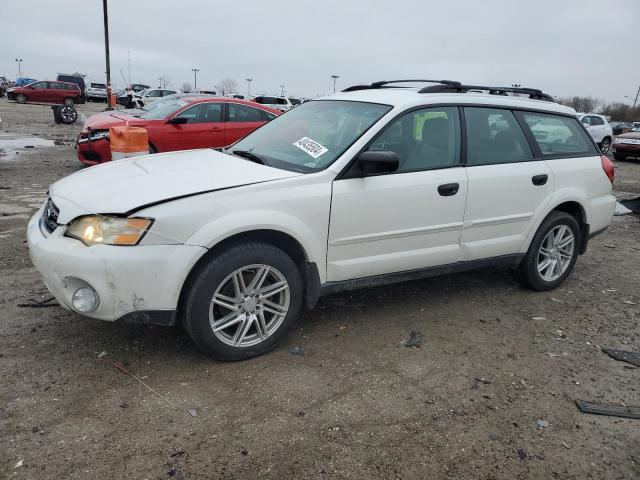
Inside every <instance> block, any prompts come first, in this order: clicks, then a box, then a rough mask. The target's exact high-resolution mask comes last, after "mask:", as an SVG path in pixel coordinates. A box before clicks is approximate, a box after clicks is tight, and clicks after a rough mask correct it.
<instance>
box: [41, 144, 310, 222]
mask: <svg viewBox="0 0 640 480" xmlns="http://www.w3.org/2000/svg"><path fill="white" fill-rule="evenodd" d="M299 175H302V174H301V173H297V172H289V171H287V170H281V169H278V168H272V167H267V166H265V165H260V164H258V163H254V162H250V161H248V160H244V159H242V158H239V157H236V156H233V155H227V154H225V153H221V152H217V151H215V150H209V149H205V150H188V151H183V152H175V153H161V154H156V155H145V156H141V157H134V158H129V159H125V160H116V161H112V162H109V163H104V164H101V165H96V166H94V167H90V168H87V169H84V170H81V171H79V172H77V173H74V174H72V175H69V176H68V177H65V178H63V179H62V180H59V181H58V182H56V183H54V184H53V185H51V187H50V188H49V195H50V196H51V199H52V200H53V203H55V205H56V206H57V207H58V209H59V210H60V215H59V217H58V223H60V224H66V223H68V222H69V221H71V220H73V219H74V218H76V217H79V216H81V215H88V214H95V213H101V214H127V213H128V212H131V211H133V210H137V209H139V208H141V207H144V206H149V205H153V204H157V203H163V202H166V201H170V200H175V199H178V198H184V197H187V196H191V195H197V194H199V193H205V192H212V191H215V190H222V189H228V188H234V187H240V186H243V185H250V184H254V183H262V182H269V181H273V180H279V179H283V178H288V177H295V176H299Z"/></svg>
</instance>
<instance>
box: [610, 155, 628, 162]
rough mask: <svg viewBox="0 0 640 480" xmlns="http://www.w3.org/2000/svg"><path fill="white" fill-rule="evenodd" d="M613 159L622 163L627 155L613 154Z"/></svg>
mask: <svg viewBox="0 0 640 480" xmlns="http://www.w3.org/2000/svg"><path fill="white" fill-rule="evenodd" d="M613 158H614V159H615V160H618V161H621V162H622V161H624V160H626V159H627V154H626V153H614V154H613Z"/></svg>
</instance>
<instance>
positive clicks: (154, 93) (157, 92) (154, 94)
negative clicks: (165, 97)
mask: <svg viewBox="0 0 640 480" xmlns="http://www.w3.org/2000/svg"><path fill="white" fill-rule="evenodd" d="M161 96H162V90H151V91H150V92H149V93H148V94H147V97H151V98H155V97H161Z"/></svg>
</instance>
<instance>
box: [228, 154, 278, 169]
mask: <svg viewBox="0 0 640 480" xmlns="http://www.w3.org/2000/svg"><path fill="white" fill-rule="evenodd" d="M231 153H232V154H233V155H235V156H237V157H242V158H246V159H247V160H250V161H252V162H256V163H259V164H260V165H267V166H268V165H269V164H268V163H267V161H266V160H265V159H264V158H262V157H260V156H258V155H256V154H255V153H251V152H250V151H248V150H233V151H232V152H231Z"/></svg>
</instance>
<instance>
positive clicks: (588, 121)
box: [578, 113, 613, 154]
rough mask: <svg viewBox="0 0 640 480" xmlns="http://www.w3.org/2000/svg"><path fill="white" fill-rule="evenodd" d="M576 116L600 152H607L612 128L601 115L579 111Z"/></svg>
mask: <svg viewBox="0 0 640 480" xmlns="http://www.w3.org/2000/svg"><path fill="white" fill-rule="evenodd" d="M578 118H579V119H580V121H581V122H582V123H583V124H584V126H585V128H586V129H587V132H589V135H591V137H592V138H593V139H594V140H595V142H596V143H597V144H598V147H600V150H601V151H602V153H604V154H607V153H609V150H610V149H611V142H612V140H611V139H612V138H613V129H612V128H611V125H609V122H608V121H607V119H606V118H605V117H603V116H602V115H598V114H597V113H580V114H578Z"/></svg>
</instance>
